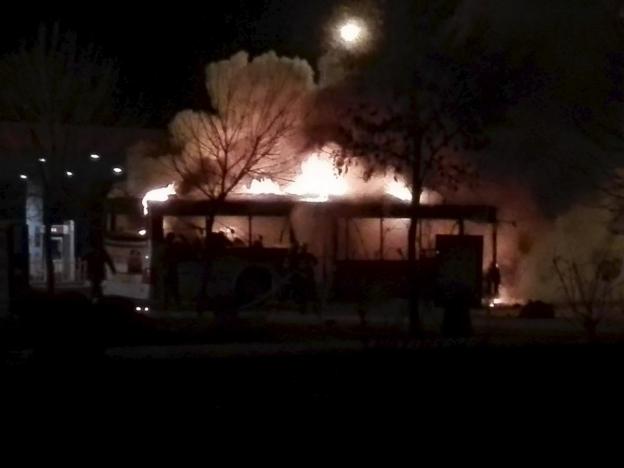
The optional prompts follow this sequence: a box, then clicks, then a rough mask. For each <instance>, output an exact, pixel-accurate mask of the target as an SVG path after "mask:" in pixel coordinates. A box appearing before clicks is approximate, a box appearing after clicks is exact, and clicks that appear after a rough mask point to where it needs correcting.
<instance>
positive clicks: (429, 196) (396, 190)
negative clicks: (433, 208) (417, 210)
mask: <svg viewBox="0 0 624 468" xmlns="http://www.w3.org/2000/svg"><path fill="white" fill-rule="evenodd" d="M386 194H387V195H390V196H392V197H394V198H397V199H398V200H401V201H404V202H411V201H412V191H411V190H410V188H409V187H408V186H407V185H406V184H405V183H404V182H400V181H397V180H393V181H392V182H390V183H388V184H387V185H386ZM436 199H439V194H437V193H436V192H434V191H432V190H429V189H423V191H422V193H421V194H420V203H421V204H423V205H432V204H435V203H436Z"/></svg>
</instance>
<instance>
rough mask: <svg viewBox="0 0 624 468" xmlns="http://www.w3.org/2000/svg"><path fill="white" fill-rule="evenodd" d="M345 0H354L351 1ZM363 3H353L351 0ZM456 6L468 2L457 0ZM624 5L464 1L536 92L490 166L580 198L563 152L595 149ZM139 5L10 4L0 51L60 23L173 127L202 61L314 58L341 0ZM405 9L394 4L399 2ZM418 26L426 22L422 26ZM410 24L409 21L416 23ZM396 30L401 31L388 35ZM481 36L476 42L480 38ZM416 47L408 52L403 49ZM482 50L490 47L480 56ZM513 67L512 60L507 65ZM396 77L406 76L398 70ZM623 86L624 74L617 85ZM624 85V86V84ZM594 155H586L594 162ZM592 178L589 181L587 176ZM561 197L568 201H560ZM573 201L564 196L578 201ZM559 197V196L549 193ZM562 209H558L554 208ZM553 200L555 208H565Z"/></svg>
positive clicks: (1, 25)
mask: <svg viewBox="0 0 624 468" xmlns="http://www.w3.org/2000/svg"><path fill="white" fill-rule="evenodd" d="M345 1H347V0H345ZM351 1H356V0H351ZM458 1H459V0H458ZM386 2H387V5H389V6H391V7H392V8H394V13H395V14H394V17H393V16H392V14H388V15H387V17H386V18H385V20H384V21H385V23H384V25H383V27H384V28H385V30H386V34H388V36H389V37H395V38H396V40H397V41H398V42H401V41H403V43H398V44H395V45H394V46H393V48H394V50H395V51H397V50H398V51H399V52H400V53H402V54H405V55H406V56H405V60H409V59H410V58H409V56H408V55H409V50H410V49H409V47H404V46H406V45H407V44H405V40H404V39H402V37H412V38H414V41H417V40H418V38H417V35H410V34H407V35H403V34H401V28H408V27H413V24H414V23H412V20H411V19H410V18H406V17H405V15H404V14H402V13H401V12H402V11H409V9H407V10H405V9H404V10H402V9H401V8H399V7H397V5H401V4H408V5H409V3H410V0H386ZM619 3H621V2H620V1H618V0H547V1H545V0H464V1H463V4H464V6H463V7H462V8H461V9H460V13H459V14H458V15H457V16H456V18H455V21H454V27H455V29H456V33H457V37H458V40H460V41H461V40H464V39H466V38H468V39H470V40H472V43H471V44H472V46H474V44H475V42H474V41H475V40H476V41H477V43H479V44H478V46H477V50H482V51H483V53H484V54H489V55H491V56H493V57H499V58H501V60H502V61H503V63H504V64H505V66H506V67H507V69H506V70H504V71H505V72H506V73H503V74H502V75H501V79H500V80H499V81H495V82H493V83H492V88H493V89H494V88H496V91H498V90H500V89H503V90H510V91H509V92H510V93H512V94H513V93H514V92H516V91H517V90H518V89H521V88H522V87H523V86H524V84H525V83H526V82H527V81H529V82H530V81H535V83H536V87H535V89H532V90H531V91H530V92H528V93H527V94H526V95H522V96H519V97H518V98H517V99H513V98H514V96H511V97H512V99H511V101H512V102H513V103H512V105H511V106H510V107H509V109H508V111H507V112H506V114H505V116H504V120H503V122H502V123H501V125H500V128H499V129H498V130H497V131H496V134H495V135H494V136H495V138H494V139H493V144H492V146H491V149H490V152H494V153H496V157H494V158H491V157H489V156H488V165H489V166H490V168H491V169H492V170H495V169H496V165H497V164H498V166H500V168H501V171H503V172H505V171H507V172H514V173H517V174H526V175H525V176H523V177H526V178H527V180H530V182H531V184H533V185H534V187H533V190H534V193H536V194H537V195H538V196H539V195H540V194H541V193H552V192H553V187H557V190H558V192H566V193H567V192H574V193H577V194H579V193H582V190H581V189H579V187H581V186H582V185H583V183H584V181H585V182H586V179H587V178H584V177H583V176H582V175H580V176H578V177H576V178H575V177H572V176H570V175H569V174H566V175H565V177H564V176H563V174H564V173H563V172H562V171H561V170H560V162H559V160H558V158H560V157H561V155H565V154H569V155H570V158H577V156H578V157H581V155H582V157H584V158H585V160H584V161H586V162H587V161H591V158H593V157H596V154H597V150H596V149H595V148H593V147H591V145H588V144H586V142H585V141H582V140H581V139H580V138H579V135H578V129H575V128H573V127H572V126H571V125H570V121H569V117H570V114H569V112H570V109H580V110H581V111H583V110H590V111H591V110H592V109H593V110H596V109H600V108H602V107H604V105H605V99H607V100H608V98H609V94H610V93H611V92H612V89H611V88H612V87H613V86H612V85H613V80H614V79H618V77H617V76H615V75H613V74H612V73H611V72H612V70H609V67H610V60H611V56H612V55H613V54H617V53H621V52H622V50H624V49H623V47H622V45H621V44H620V42H619V39H621V38H619V39H618V38H617V37H616V36H615V35H614V30H613V25H614V24H615V22H614V21H613V20H614V18H615V17H616V16H617V14H616V13H614V12H617V8H614V7H613V6H614V5H617V4H619ZM130 4H131V2H129V1H126V2H124V3H114V2H105V3H101V2H100V3H90V4H88V5H86V4H84V3H76V4H75V5H72V6H71V7H69V6H68V7H66V8H65V9H64V8H63V7H59V6H58V5H55V6H54V7H47V8H48V9H47V10H46V7H41V6H38V7H36V8H34V7H32V6H31V5H30V4H28V5H26V4H25V6H24V7H12V10H11V14H5V15H2V17H1V19H0V52H6V51H9V50H11V49H13V48H14V47H16V46H17V45H18V44H19V43H20V41H23V40H25V39H27V38H29V37H33V36H34V35H35V33H36V30H37V27H38V25H39V24H40V23H41V22H42V21H47V22H50V21H53V20H60V21H61V25H62V26H63V27H65V28H67V29H71V30H75V31H76V32H77V33H78V35H79V37H80V38H82V40H83V41H90V42H93V43H94V44H96V45H97V46H99V47H100V48H101V49H102V51H103V52H104V53H105V54H106V55H108V56H111V57H114V58H116V59H117V60H118V62H119V66H120V69H121V72H122V76H123V83H122V84H123V86H124V90H125V92H126V93H127V94H128V96H137V95H138V94H140V93H141V94H143V95H144V100H145V102H146V103H147V107H148V109H149V110H150V111H151V112H152V114H153V115H154V117H153V118H152V123H153V124H154V125H163V124H165V123H166V122H167V121H168V120H169V119H170V118H171V117H172V116H173V115H174V113H175V112H176V111H179V110H181V109H184V108H188V107H198V106H202V105H203V104H204V103H205V100H206V95H205V89H204V87H203V73H204V67H205V65H206V64H207V63H208V62H210V61H212V60H216V59H222V58H227V57H228V56H229V55H231V54H233V53H234V52H237V51H238V50H241V49H245V50H248V51H249V52H251V53H259V52H263V51H266V50H269V49H273V50H276V51H277V52H278V53H279V54H282V55H299V56H301V57H304V58H306V59H308V60H309V61H310V62H311V64H313V65H315V63H316V60H317V58H318V57H319V55H320V54H321V53H322V51H323V47H324V44H325V43H326V42H325V39H326V38H325V34H326V31H325V27H326V24H327V23H328V21H329V19H330V18H331V17H332V15H333V14H334V12H335V10H336V8H337V7H338V6H339V5H340V4H341V3H340V2H338V1H335V0H246V1H245V0H227V1H221V2H219V1H212V2H201V3H195V4H191V3H190V2H178V3H176V2H152V3H151V4H150V6H149V7H146V6H143V5H141V7H140V8H138V7H134V9H131V7H130ZM395 7H396V8H395ZM416 24H417V23H416ZM410 25H412V26H410ZM390 33H392V34H390ZM475 38H477V39H475ZM406 51H407V53H406ZM479 54H481V52H479ZM507 65H509V66H507ZM396 68H397V70H394V71H395V72H398V73H400V72H401V70H400V67H396ZM620 78H621V77H620ZM620 81H622V80H620ZM621 85H622V83H618V84H617V86H620V87H621ZM588 158H589V159H588ZM585 185H587V183H585ZM560 198H561V197H560ZM573 198H574V197H565V196H564V197H563V199H565V200H566V201H565V202H563V203H564V204H566V203H569V201H570V200H572V199H573ZM550 200H553V197H550ZM555 205H557V204H556V203H555ZM559 209H560V207H559V206H553V208H552V210H553V211H557V210H559Z"/></svg>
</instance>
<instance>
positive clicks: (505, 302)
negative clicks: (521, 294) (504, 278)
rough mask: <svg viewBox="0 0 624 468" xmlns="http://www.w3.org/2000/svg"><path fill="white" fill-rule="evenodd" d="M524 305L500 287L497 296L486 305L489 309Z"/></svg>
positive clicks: (522, 301) (520, 300)
mask: <svg viewBox="0 0 624 468" xmlns="http://www.w3.org/2000/svg"><path fill="white" fill-rule="evenodd" d="M524 303H525V301H524V300H522V299H518V298H515V297H512V296H511V295H510V294H509V291H508V290H507V289H506V288H504V287H501V288H500V293H499V295H498V296H497V297H495V298H493V299H492V300H490V302H489V304H488V305H489V307H490V309H494V308H497V307H514V306H517V305H518V304H524Z"/></svg>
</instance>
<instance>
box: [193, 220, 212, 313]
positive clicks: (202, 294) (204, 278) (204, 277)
mask: <svg viewBox="0 0 624 468" xmlns="http://www.w3.org/2000/svg"><path fill="white" fill-rule="evenodd" d="M214 220H215V215H212V214H209V215H208V216H206V225H205V227H206V238H205V240H204V256H203V261H202V273H201V282H200V285H199V294H198V297H197V313H198V314H199V315H201V314H202V313H204V311H205V310H206V301H207V299H208V298H207V294H206V293H207V289H208V279H209V276H210V267H211V263H212V255H213V252H212V250H211V245H210V243H209V239H210V235H211V233H212V227H213V226H214Z"/></svg>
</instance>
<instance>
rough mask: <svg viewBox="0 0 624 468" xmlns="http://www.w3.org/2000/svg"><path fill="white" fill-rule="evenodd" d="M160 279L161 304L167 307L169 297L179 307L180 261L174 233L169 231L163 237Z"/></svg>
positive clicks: (169, 300)
mask: <svg viewBox="0 0 624 468" xmlns="http://www.w3.org/2000/svg"><path fill="white" fill-rule="evenodd" d="M161 261H162V280H163V306H164V308H165V309H168V308H169V303H170V302H171V299H173V301H174V302H175V305H176V307H178V308H180V282H179V278H178V263H179V262H180V249H179V246H178V245H177V243H176V242H175V234H173V233H172V232H170V233H169V234H167V236H166V237H165V243H164V245H163V249H162V256H161Z"/></svg>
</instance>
